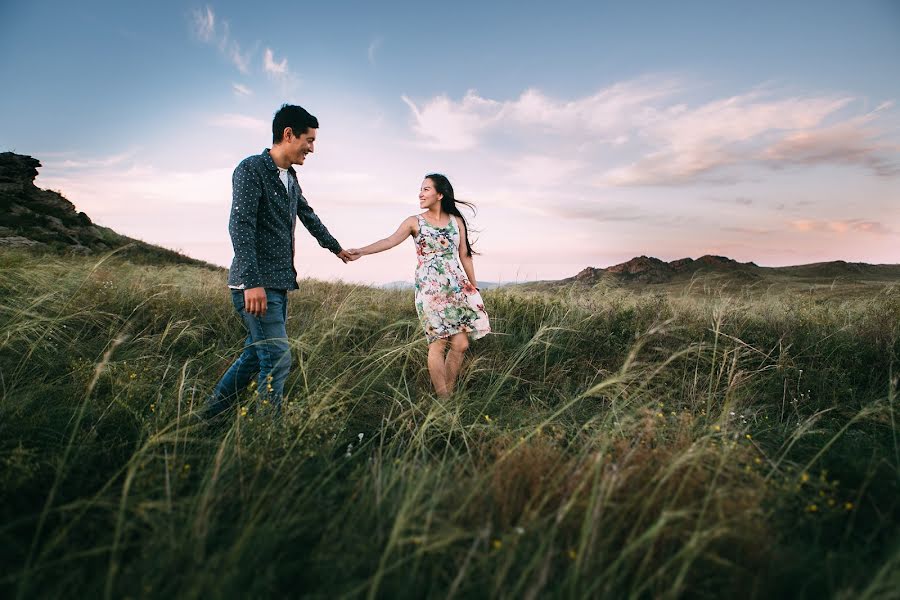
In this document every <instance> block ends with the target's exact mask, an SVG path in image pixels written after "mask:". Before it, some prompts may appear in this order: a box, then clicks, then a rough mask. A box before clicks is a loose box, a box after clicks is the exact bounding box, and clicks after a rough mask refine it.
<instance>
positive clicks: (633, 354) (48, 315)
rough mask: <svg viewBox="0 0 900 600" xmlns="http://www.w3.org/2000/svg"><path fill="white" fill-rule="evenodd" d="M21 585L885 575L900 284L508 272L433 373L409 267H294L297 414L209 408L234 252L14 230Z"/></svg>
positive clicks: (2, 384)
mask: <svg viewBox="0 0 900 600" xmlns="http://www.w3.org/2000/svg"><path fill="white" fill-rule="evenodd" d="M0 268H2V271H0V292H2V296H0V369H2V377H0V394H2V397H0V481H2V487H0V490H2V491H0V494H2V498H0V501H2V502H0V511H2V516H3V518H2V525H0V543H2V548H3V551H2V556H3V558H2V569H0V586H2V589H4V590H6V593H5V594H4V595H5V596H7V597H17V598H31V597H35V596H41V597H72V596H79V597H107V598H109V597H133V598H137V597H147V598H151V597H173V596H177V597H185V598H192V597H210V596H214V597H269V596H274V597H285V596H288V597H295V596H296V597H300V596H303V597H323V598H326V597H327V598H335V597H353V598H356V597H359V598H419V597H457V598H465V597H498V598H537V597H540V598H547V597H550V598H552V597H561V598H563V597H565V598H568V597H579V598H580V597H592V598H623V597H634V598H643V597H654V598H655V597H660V598H682V597H691V598H719V597H735V598H756V597H771V596H777V597H822V596H831V597H840V598H856V597H870V598H878V597H888V596H889V595H890V594H891V593H894V592H895V591H896V589H898V587H897V586H898V585H900V581H898V572H900V569H898V567H900V545H898V523H900V519H898V516H900V504H898V498H900V493H898V492H900V479H898V467H900V448H898V440H897V435H896V421H897V415H895V411H896V407H897V399H896V390H897V371H898V368H897V356H898V352H900V298H898V297H897V295H896V294H893V295H891V294H889V293H882V294H877V295H873V296H872V297H870V298H866V299H863V300H860V299H858V298H857V299H852V300H847V301H844V302H841V301H835V300H831V301H829V302H827V303H818V302H816V301H815V300H814V299H810V298H806V297H802V296H797V295H791V296H787V295H785V296H766V297H759V296H758V295H757V296H754V297H743V296H741V295H740V294H735V295H725V294H718V295H716V294H705V295H703V296H698V295H691V294H683V295H665V296H664V295H659V294H657V295H653V294H640V295H639V294H633V293H629V292H627V291H624V290H621V289H615V288H610V287H600V288H596V289H594V290H592V291H590V292H584V291H579V292H575V291H571V292H565V291H564V292H562V293H559V294H557V295H556V296H553V297H551V296H547V295H540V294H527V293H522V292H516V291H514V290H503V289H501V290H496V291H490V292H488V293H487V294H486V298H485V299H486V303H487V306H488V309H489V312H490V314H491V317H492V324H493V326H494V329H495V331H496V332H497V334H496V335H493V336H489V337H488V338H486V339H484V340H481V341H479V342H477V343H475V344H473V349H472V352H471V353H470V357H469V358H468V359H467V363H466V367H465V371H464V374H463V377H464V380H463V382H462V385H461V390H460V391H459V392H458V393H457V394H456V395H455V396H454V397H452V398H451V399H450V400H439V399H437V398H435V397H434V396H433V394H432V393H431V391H430V384H429V379H428V374H427V370H426V367H425V364H426V361H425V358H426V346H425V342H424V339H423V336H422V335H421V333H420V331H419V325H418V323H417V321H416V317H415V311H414V309H413V306H412V296H411V293H410V292H401V291H383V290H377V289H373V288H367V287H359V286H352V285H346V284H341V283H325V282H320V281H311V280H310V281H303V282H301V289H300V290H299V291H297V292H294V293H292V294H291V296H290V305H289V320H288V331H289V334H290V338H291V344H292V346H293V355H294V367H293V370H292V373H291V376H290V378H289V380H288V383H287V386H286V394H287V405H286V410H285V414H284V417H283V419H281V420H278V421H274V420H272V419H271V418H270V417H267V416H266V415H265V413H263V412H261V411H257V410H256V409H257V407H256V406H255V403H254V396H253V393H252V391H248V393H247V394H246V395H245V396H244V397H243V399H242V404H241V406H240V407H238V408H237V409H236V410H235V411H234V412H233V414H231V415H230V416H229V417H228V418H227V419H225V420H223V421H222V422H219V423H213V424H207V423H201V422H198V421H197V420H196V419H195V418H194V417H193V413H194V412H195V411H196V410H197V409H198V408H199V407H200V406H202V404H203V401H204V398H205V396H206V395H207V394H208V393H209V391H210V390H211V388H212V386H213V385H214V383H215V382H216V380H217V379H218V377H219V376H220V375H221V374H222V373H223V372H224V370H225V369H226V368H227V367H228V365H229V364H230V361H231V360H232V359H233V358H234V356H235V355H236V354H237V353H238V352H239V350H240V345H241V343H242V340H243V333H242V329H241V325H240V323H239V321H238V319H237V318H236V316H235V315H234V313H233V308H231V305H230V302H229V301H228V297H227V293H226V291H225V288H224V276H223V275H222V274H220V273H215V272H211V271H209V270H205V269H201V268H196V267H173V266H162V267H154V266H146V265H144V266H139V265H135V264H133V263H129V262H124V261H122V260H120V259H118V258H117V257H116V256H111V257H107V258H105V259H103V260H97V259H87V258H71V259H56V258H35V257H33V256H30V255H27V254H19V253H13V252H4V253H3V254H0Z"/></svg>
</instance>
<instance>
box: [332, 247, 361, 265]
mask: <svg viewBox="0 0 900 600" xmlns="http://www.w3.org/2000/svg"><path fill="white" fill-rule="evenodd" d="M336 256H337V257H338V258H339V259H341V260H342V261H344V264H347V263H348V262H350V261H353V260H356V259H357V258H359V257H360V256H362V254H359V251H358V250H341V251H340V252H338V253H337V255H336Z"/></svg>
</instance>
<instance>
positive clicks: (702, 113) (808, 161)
mask: <svg viewBox="0 0 900 600" xmlns="http://www.w3.org/2000/svg"><path fill="white" fill-rule="evenodd" d="M687 91H689V90H688V85H687V84H685V83H683V82H680V81H678V80H677V79H675V78H671V77H662V76H656V77H644V78H640V79H636V80H633V81H625V82H620V83H616V84H614V85H611V86H609V87H606V88H604V89H601V90H599V91H598V92H596V93H594V94H591V95H589V96H585V97H581V98H575V99H569V100H566V99H557V98H552V97H550V96H548V95H546V94H545V93H543V92H542V91H540V90H537V89H529V90H526V91H524V92H523V93H522V94H521V95H520V96H519V97H518V98H515V99H513V100H508V101H502V100H496V99H492V98H487V97H483V96H481V95H479V94H478V93H477V92H476V91H474V90H470V91H468V92H467V93H466V94H465V96H463V97H462V98H461V99H460V100H453V99H451V98H449V97H447V96H446V95H441V96H436V97H433V98H431V99H428V100H424V101H418V102H416V101H413V100H412V99H410V98H409V97H408V96H402V100H403V101H404V102H405V103H406V104H407V106H409V108H410V111H411V116H412V122H411V125H412V131H413V133H414V134H415V136H416V138H417V140H418V142H419V143H420V144H421V145H423V146H425V147H428V148H432V149H440V150H445V151H462V150H470V149H473V148H476V147H479V146H480V145H483V144H486V143H490V142H492V141H493V140H494V139H500V138H501V137H505V138H509V137H510V136H513V135H518V136H519V137H520V138H522V139H527V136H529V135H530V136H531V137H532V138H536V137H538V136H536V135H535V133H540V134H541V135H540V137H541V143H543V144H544V145H545V146H552V147H553V149H554V150H557V151H566V152H567V153H568V154H569V155H573V154H578V155H579V158H580V159H583V160H585V161H588V162H590V163H592V164H593V165H594V169H595V172H597V171H599V174H597V175H595V176H594V177H593V181H594V183H595V184H597V185H600V186H612V187H621V186H679V185H690V184H694V183H698V182H718V183H725V182H736V181H739V180H742V179H746V177H747V171H746V167H748V166H758V167H765V168H771V169H780V168H785V167H788V166H805V165H819V164H845V165H857V166H862V167H865V168H868V169H869V170H871V171H872V172H874V173H875V174H877V175H880V176H890V175H896V174H898V173H900V163H898V160H897V158H896V157H897V153H898V149H900V146H898V145H897V144H896V143H889V142H887V141H884V140H883V139H882V138H883V137H884V136H885V132H884V131H882V130H881V129H880V128H879V127H878V126H877V121H878V118H879V115H878V113H881V112H886V111H888V110H889V109H891V108H892V103H889V102H888V103H882V104H881V105H879V107H878V108H877V109H876V110H875V111H873V112H872V113H868V114H864V115H859V114H856V115H854V114H852V111H853V107H854V105H859V104H861V102H858V101H857V99H856V98H853V97H851V96H848V95H828V94H818V95H816V94H812V95H805V96H798V95H791V96H787V97H779V95H778V94H777V93H776V92H775V91H772V90H764V89H755V90H752V91H749V92H747V93H744V94H739V95H734V96H730V97H726V98H719V99H714V100H711V101H707V102H705V103H701V104H699V105H694V106H692V105H690V104H688V103H685V102H683V101H679V100H678V96H681V95H683V94H684V93H686V92H687ZM848 113H849V114H848ZM610 148H616V149H617V150H616V153H615V154H612V153H610V151H609V150H610ZM523 152H530V150H529V149H528V148H523ZM617 156H622V157H627V156H630V157H633V158H631V160H630V162H625V163H624V164H619V165H616V164H615V161H616V158H617ZM611 162H612V163H613V164H609V163H611ZM601 165H602V167H601ZM598 167H600V168H598Z"/></svg>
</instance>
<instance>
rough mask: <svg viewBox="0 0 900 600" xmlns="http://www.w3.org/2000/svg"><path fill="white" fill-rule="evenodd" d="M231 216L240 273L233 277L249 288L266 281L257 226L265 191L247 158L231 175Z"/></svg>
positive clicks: (230, 221)
mask: <svg viewBox="0 0 900 600" xmlns="http://www.w3.org/2000/svg"><path fill="white" fill-rule="evenodd" d="M231 190H232V192H231V194H232V198H231V217H230V218H229V219H228V233H229V234H230V235H231V245H232V246H233V247H234V257H235V261H234V264H235V266H236V267H237V269H233V270H236V271H237V272H236V273H232V279H233V280H234V282H235V283H236V284H238V285H243V286H244V287H245V288H255V287H260V286H261V285H262V279H261V278H260V274H259V264H258V262H257V256H256V228H257V212H258V210H259V201H260V198H261V197H262V195H263V188H262V182H261V181H260V178H259V174H258V173H256V172H255V171H254V170H253V169H252V168H251V167H250V165H249V164H248V162H247V161H244V162H242V163H241V164H239V165H238V166H237V168H236V169H235V170H234V175H233V176H232V178H231Z"/></svg>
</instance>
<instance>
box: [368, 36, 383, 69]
mask: <svg viewBox="0 0 900 600" xmlns="http://www.w3.org/2000/svg"><path fill="white" fill-rule="evenodd" d="M383 41H384V40H383V39H382V38H380V37H377V38H375V39H374V40H372V43H370V44H369V50H368V57H369V64H370V65H374V64H375V53H376V52H377V51H378V49H379V48H381V44H382V42H383Z"/></svg>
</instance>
